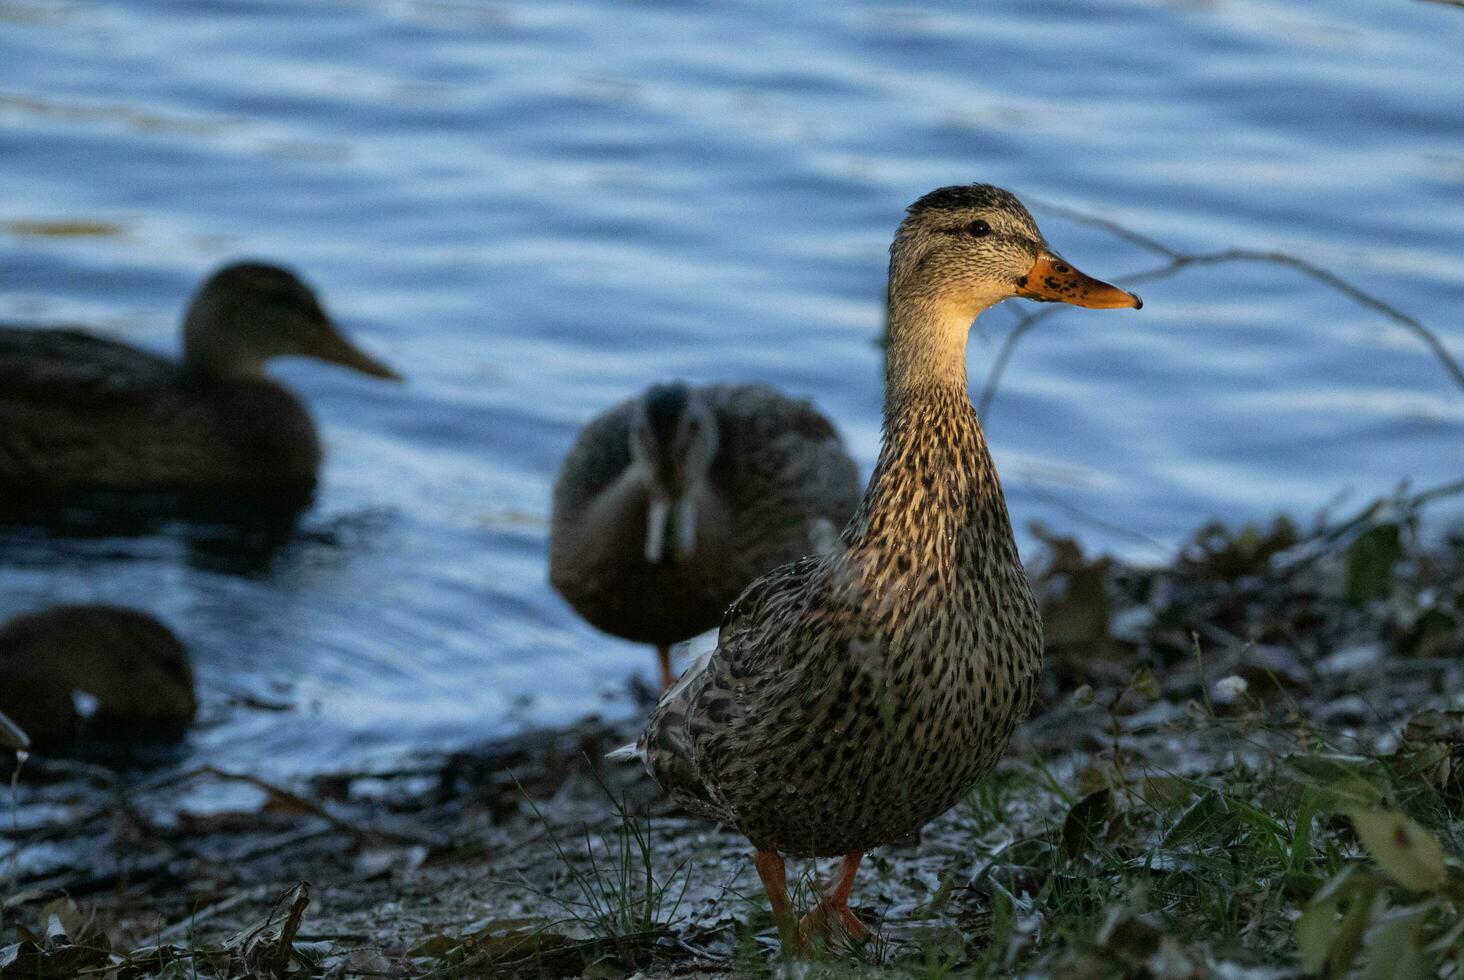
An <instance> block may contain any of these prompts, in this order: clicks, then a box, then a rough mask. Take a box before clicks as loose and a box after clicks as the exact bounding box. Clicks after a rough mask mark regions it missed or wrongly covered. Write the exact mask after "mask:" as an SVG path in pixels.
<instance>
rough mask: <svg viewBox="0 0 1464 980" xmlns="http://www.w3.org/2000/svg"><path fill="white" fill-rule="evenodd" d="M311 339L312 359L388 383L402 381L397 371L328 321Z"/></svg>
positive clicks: (314, 332) (312, 334)
mask: <svg viewBox="0 0 1464 980" xmlns="http://www.w3.org/2000/svg"><path fill="white" fill-rule="evenodd" d="M310 339H311V343H310V351H309V354H310V356H311V357H314V358H318V359H319V360H322V361H329V362H330V363H331V364H339V365H341V366H342V367H348V368H350V369H351V370H352V371H360V372H361V373H362V374H367V375H370V376H371V377H373V378H384V379H386V380H387V381H401V380H402V376H401V375H400V374H398V373H397V372H396V371H393V370H392V369H391V368H389V367H387V366H386V365H385V364H383V363H381V362H380V361H378V360H377V359H376V358H374V357H372V356H371V355H370V354H367V353H366V352H365V351H363V350H361V349H360V348H359V347H357V346H356V345H355V344H352V343H351V342H350V341H349V340H347V339H346V336H345V334H343V333H341V332H340V330H339V329H338V328H337V327H336V326H335V324H333V323H331V322H329V321H326V323H325V325H324V329H321V328H317V329H316V330H314V331H313V332H312V333H311V337H310Z"/></svg>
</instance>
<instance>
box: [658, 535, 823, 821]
mask: <svg viewBox="0 0 1464 980" xmlns="http://www.w3.org/2000/svg"><path fill="white" fill-rule="evenodd" d="M825 564H826V560H825V559H823V558H805V559H802V560H801V561H796V562H793V563H791V564H788V565H784V566H782V567H781V568H778V569H775V570H774V571H772V572H770V573H768V574H767V575H764V576H763V577H761V578H759V579H758V580H757V581H755V582H753V583H752V584H751V585H749V586H748V587H747V589H746V590H744V591H743V593H742V595H741V596H739V597H738V598H737V601H736V602H734V603H733V604H732V605H731V607H729V608H728V610H727V615H726V616H725V617H724V619H723V621H722V627H721V630H720V631H719V633H718V635H717V648H716V650H714V651H713V652H712V653H711V654H709V655H708V656H707V657H706V658H705V659H704V660H703V661H702V662H701V663H698V664H697V665H695V666H694V667H693V668H692V669H691V670H688V671H687V673H686V674H685V675H683V676H682V679H681V680H680V681H679V682H678V683H677V684H676V685H675V686H674V687H672V688H671V690H669V691H667V693H666V694H665V696H663V697H662V699H661V702H660V704H658V705H657V706H656V710H655V712H654V713H653V714H652V716H651V720H650V722H649V723H648V724H647V726H646V731H645V735H644V736H643V740H642V743H641V750H642V752H643V754H644V757H645V761H646V768H647V769H648V770H649V771H650V773H651V775H652V776H653V777H655V779H656V782H657V783H659V784H660V785H661V788H662V789H664V790H665V791H666V792H667V793H668V794H670V795H671V796H672V797H674V798H675V799H676V800H677V801H678V802H680V803H681V804H682V805H683V806H685V807H687V808H688V809H690V810H692V811H693V812H697V813H701V814H703V815H705V816H709V817H712V818H713V819H719V820H727V819H729V817H730V815H729V814H727V813H726V812H725V811H724V809H723V807H722V805H721V803H720V794H719V792H718V789H717V778H716V775H715V773H716V772H717V770H718V769H719V768H720V767H719V766H718V765H717V761H718V760H715V759H707V758H705V757H704V756H703V754H702V752H701V751H700V746H701V745H702V744H703V743H705V742H706V741H707V740H708V737H709V736H710V737H712V738H713V739H714V738H715V736H716V735H717V733H719V732H721V731H722V730H724V729H725V728H727V727H728V726H730V725H732V724H733V723H734V721H735V716H737V715H739V714H741V713H742V712H743V711H744V710H745V708H744V697H743V693H742V689H743V688H744V686H745V685H757V684H759V683H763V682H766V681H767V680H769V679H770V678H769V677H767V676H765V675H766V674H767V673H768V672H769V671H770V670H776V669H777V667H778V664H777V661H780V660H784V659H786V658H788V657H793V656H796V651H790V650H786V649H784V647H785V646H786V645H788V644H791V643H796V642H797V637H796V636H793V635H790V634H789V633H788V632H787V630H785V629H783V628H782V627H783V624H786V623H788V622H790V621H792V620H793V619H795V618H796V615H795V613H794V611H795V610H797V609H799V608H801V607H804V606H806V604H807V603H808V601H809V600H810V597H811V596H812V595H813V594H814V593H815V592H816V591H817V583H818V582H819V580H820V577H821V570H822V569H823V568H824V566H825Z"/></svg>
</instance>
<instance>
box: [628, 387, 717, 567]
mask: <svg viewBox="0 0 1464 980" xmlns="http://www.w3.org/2000/svg"><path fill="white" fill-rule="evenodd" d="M716 455H717V420H716V416H715V415H714V414H713V413H712V409H711V406H710V405H708V404H707V402H706V399H705V398H703V397H702V396H701V395H700V394H699V393H697V391H696V390H695V389H693V388H691V387H690V386H688V385H685V384H682V383H680V382H675V383H672V384H665V385H654V386H652V387H651V388H650V389H648V390H647V391H646V393H645V394H644V395H642V396H641V397H640V398H639V399H638V400H637V401H636V403H635V410H634V412H633V414H632V417H631V424H630V458H631V465H632V466H634V467H635V468H636V469H637V470H638V471H639V473H640V476H641V478H642V479H643V480H644V481H645V484H646V487H647V491H648V497H649V502H648V504H647V512H646V542H645V558H646V561H648V562H651V563H653V564H671V563H674V562H675V561H676V560H677V559H685V558H687V557H689V556H690V555H691V553H692V551H694V550H695V548H696V519H697V513H696V508H697V501H698V499H699V498H700V497H701V496H702V495H703V493H704V492H705V490H706V486H707V478H708V472H709V471H710V470H711V466H712V460H713V459H715V458H716Z"/></svg>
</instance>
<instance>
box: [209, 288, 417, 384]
mask: <svg viewBox="0 0 1464 980" xmlns="http://www.w3.org/2000/svg"><path fill="white" fill-rule="evenodd" d="M276 357H313V358H315V359H316V360H320V361H329V362H330V363H332V364H340V365H342V366H344V367H348V368H350V369H352V370H353V371H359V372H361V373H362V374H369V375H371V376H372V377H374V378H386V379H388V380H391V381H400V380H401V375H399V374H397V373H396V372H395V371H393V370H392V369H391V368H389V367H387V366H386V365H385V364H383V363H381V362H380V361H378V360H376V358H374V357H372V356H370V355H369V354H367V353H365V352H364V351H362V350H361V349H360V348H358V347H356V346H354V345H353V344H352V343H351V342H350V341H349V340H347V339H346V337H345V335H344V334H342V333H341V332H340V330H339V329H338V328H337V327H336V325H335V324H334V323H333V322H331V319H330V317H329V316H327V315H326V312H325V310H324V308H322V307H321V305H320V300H319V299H317V298H316V296H315V293H314V292H313V291H312V290H311V289H310V287H309V286H307V285H305V283H303V282H301V281H300V279H299V277H297V276H296V275H295V274H294V273H293V272H291V271H289V270H288V269H283V268H281V267H279V266H276V265H267V264H265V263H262V262H237V263H234V264H233V265H227V266H224V267H223V268H222V269H219V270H218V271H217V272H215V273H214V274H213V275H211V276H209V277H208V279H207V280H205V281H204V283H203V285H202V286H200V287H199V290H198V292H197V293H196V294H195V295H194V297H193V301H192V303H190V304H189V306H188V313H187V314H186V316H185V317H184V320H183V361H184V363H185V364H186V365H187V366H188V367H189V368H192V369H194V370H197V371H200V372H203V373H205V374H209V375H212V376H214V377H226V378H238V377H252V376H256V375H258V374H259V373H260V372H261V370H262V369H263V367H264V364H265V362H267V361H269V360H271V359H272V358H276Z"/></svg>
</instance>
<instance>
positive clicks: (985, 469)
mask: <svg viewBox="0 0 1464 980" xmlns="http://www.w3.org/2000/svg"><path fill="white" fill-rule="evenodd" d="M970 326H971V317H970V315H969V313H958V312H943V311H941V310H940V309H939V308H935V307H932V306H929V305H924V304H921V303H918V302H917V303H900V302H897V300H896V298H895V297H892V299H891V302H890V309H889V340H890V344H889V349H888V352H887V357H886V362H885V405H884V440H883V443H882V445H881V447H880V454H879V460H878V462H877V463H876V464H875V470H874V475H873V476H872V477H871V479H870V482H869V486H868V489H867V490H866V491H865V495H864V501H863V503H862V504H861V506H860V519H859V520H858V521H857V523H856V525H855V529H856V539H855V548H854V550H856V551H863V552H865V553H866V554H868V555H869V556H871V557H875V558H877V561H876V562H875V563H874V564H875V566H877V567H879V568H880V573H881V574H882V575H888V574H891V573H894V574H902V573H908V574H912V575H915V574H918V575H920V576H923V577H924V576H930V575H933V574H937V573H940V574H941V577H942V578H945V575H944V573H943V572H944V570H950V569H952V568H954V567H956V566H957V565H958V563H961V564H971V563H973V562H976V561H979V562H981V563H985V562H990V561H993V560H995V561H1001V560H1005V559H1010V560H1013V561H1014V560H1016V547H1015V544H1014V543H1013V541H1012V534H1011V523H1010V520H1009V518H1008V516H1007V510H1006V503H1005V501H1004V500H1003V498H1002V493H1001V485H1000V483H999V481H998V480H997V475H996V466H995V464H994V463H993V462H992V459H991V453H990V452H989V451H988V449H987V446H986V438H985V436H984V434H983V433H982V430H981V423H980V422H979V421H978V420H977V418H976V411H975V409H974V408H973V407H972V405H971V398H970V395H969V394H968V393H967V390H966V337H967V335H968V334H969V332H970ZM972 546H974V547H976V548H977V549H979V552H980V554H973V553H972V552H970V551H969V548H971V547H972ZM993 551H997V552H1000V553H999V554H993V553H991V552H993Z"/></svg>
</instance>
